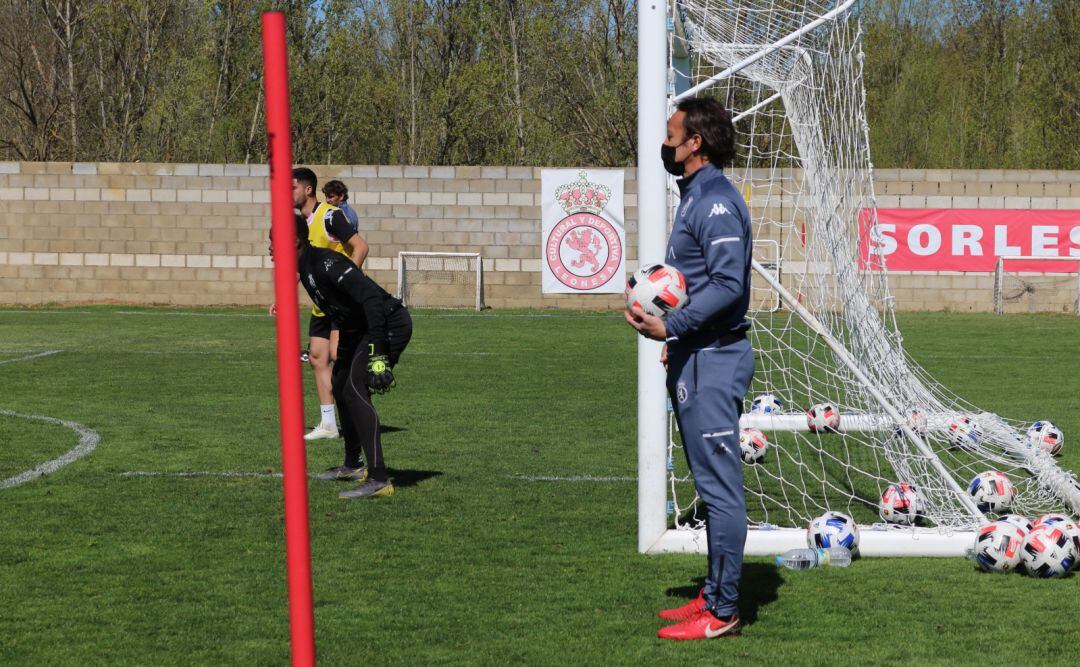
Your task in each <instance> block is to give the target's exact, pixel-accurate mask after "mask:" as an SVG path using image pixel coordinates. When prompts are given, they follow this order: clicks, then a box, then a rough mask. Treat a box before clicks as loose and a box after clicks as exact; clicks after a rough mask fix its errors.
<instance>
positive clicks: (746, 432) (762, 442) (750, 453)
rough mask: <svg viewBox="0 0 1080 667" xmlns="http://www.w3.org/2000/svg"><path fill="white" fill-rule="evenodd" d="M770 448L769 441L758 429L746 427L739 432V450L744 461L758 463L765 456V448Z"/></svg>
mask: <svg viewBox="0 0 1080 667" xmlns="http://www.w3.org/2000/svg"><path fill="white" fill-rule="evenodd" d="M768 448H769V441H768V440H766V439H765V434H764V433H762V432H761V431H759V430H758V429H756V428H744V429H743V430H742V431H741V432H740V433H739V451H740V453H741V454H742V460H743V462H744V463H757V462H758V461H760V460H761V459H763V458H765V450H766V449H768Z"/></svg>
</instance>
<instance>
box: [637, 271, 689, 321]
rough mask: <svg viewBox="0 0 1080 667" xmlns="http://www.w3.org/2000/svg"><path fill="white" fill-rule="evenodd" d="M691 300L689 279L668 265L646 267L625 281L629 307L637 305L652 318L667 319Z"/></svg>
mask: <svg viewBox="0 0 1080 667" xmlns="http://www.w3.org/2000/svg"><path fill="white" fill-rule="evenodd" d="M689 301H690V295H689V294H688V293H687V291H686V278H684V277H683V274H681V273H679V270H678V269H676V268H675V267H673V266H668V265H667V264H651V265H649V266H643V267H641V268H640V269H638V270H637V271H635V272H634V273H633V275H631V276H630V278H629V279H627V281H626V307H627V308H630V307H633V306H637V307H638V308H640V309H642V310H644V311H645V312H646V313H648V314H650V315H655V316H656V317H661V318H663V317H667V316H668V313H670V312H672V311H675V310H678V309H680V308H682V307H683V306H685V305H686V304H687V303H689Z"/></svg>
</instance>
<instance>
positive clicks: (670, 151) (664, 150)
mask: <svg viewBox="0 0 1080 667" xmlns="http://www.w3.org/2000/svg"><path fill="white" fill-rule="evenodd" d="M687 141H690V140H689V139H686V141H683V142H682V144H678V145H675V146H668V145H667V144H661V145H660V159H661V160H663V161H664V169H665V170H667V173H669V174H671V175H672V176H682V175H683V174H685V173H686V164H685V163H683V162H676V161H675V149H677V148H678V147H679V146H682V145H683V144H685V143H686V142H687Z"/></svg>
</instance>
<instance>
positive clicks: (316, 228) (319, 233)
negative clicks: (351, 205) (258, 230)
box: [307, 202, 352, 317]
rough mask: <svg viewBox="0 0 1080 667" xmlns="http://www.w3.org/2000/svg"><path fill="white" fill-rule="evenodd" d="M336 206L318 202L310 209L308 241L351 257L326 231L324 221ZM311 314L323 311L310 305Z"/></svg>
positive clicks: (341, 244)
mask: <svg viewBox="0 0 1080 667" xmlns="http://www.w3.org/2000/svg"><path fill="white" fill-rule="evenodd" d="M339 210H341V209H339V208H338V207H337V206H331V205H330V204H327V203H326V202H319V205H318V206H316V207H315V210H314V211H312V213H311V217H309V218H308V220H307V223H308V241H309V242H310V243H311V245H313V246H315V247H316V248H327V249H329V250H333V251H334V252H340V253H341V254H342V255H345V256H346V257H349V258H350V259H352V257H351V256H350V255H349V251H348V250H347V249H346V248H345V244H344V243H342V242H341V241H338V240H336V239H331V238H330V235H329V234H327V233H326V223H327V222H329V220H330V216H332V215H334V211H339ZM311 314H312V315H314V316H315V317H322V316H323V315H324V314H325V313H323V311H321V310H319V307H318V306H312V307H311Z"/></svg>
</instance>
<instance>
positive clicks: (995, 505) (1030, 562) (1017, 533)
mask: <svg viewBox="0 0 1080 667" xmlns="http://www.w3.org/2000/svg"><path fill="white" fill-rule="evenodd" d="M968 493H969V494H971V497H972V498H973V499H974V500H975V503H976V504H977V505H978V506H979V510H980V511H983V512H994V513H997V514H999V516H1000V517H1001V518H999V519H998V520H997V521H993V522H991V523H989V524H987V525H985V526H983V527H982V528H981V529H979V532H978V534H976V536H975V550H974V556H975V562H976V563H977V564H978V566H979V567H980V568H981V569H983V570H986V571H988V572H1011V571H1013V570H1015V569H1016V568H1017V567H1018V566H1020V565H1021V564H1022V565H1023V567H1024V570H1025V571H1026V572H1027V573H1028V574H1030V575H1032V576H1034V577H1040V578H1049V577H1060V576H1064V575H1065V574H1067V573H1068V572H1069V570H1071V569H1073V567H1075V566H1076V564H1077V556H1078V555H1080V527H1077V525H1076V523H1075V522H1074V521H1073V520H1072V519H1070V518H1069V517H1067V516H1064V515H1062V514H1044V515H1043V516H1041V517H1039V518H1038V519H1036V520H1035V521H1034V522H1031V521H1028V520H1027V519H1026V518H1024V517H1022V516H1020V515H1018V514H1004V512H1005V511H1007V510H1008V509H1010V508H1011V507H1012V504H1013V501H1014V500H1015V498H1016V488H1015V487H1014V486H1013V484H1012V482H1011V481H1009V478H1008V477H1006V476H1005V475H1004V474H1003V473H1000V472H997V471H988V472H983V473H979V475H977V476H976V477H975V479H973V480H971V484H969V485H968Z"/></svg>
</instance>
